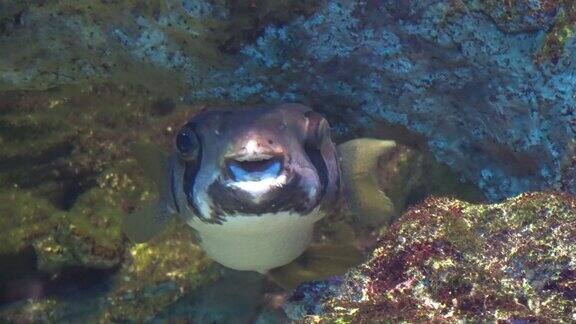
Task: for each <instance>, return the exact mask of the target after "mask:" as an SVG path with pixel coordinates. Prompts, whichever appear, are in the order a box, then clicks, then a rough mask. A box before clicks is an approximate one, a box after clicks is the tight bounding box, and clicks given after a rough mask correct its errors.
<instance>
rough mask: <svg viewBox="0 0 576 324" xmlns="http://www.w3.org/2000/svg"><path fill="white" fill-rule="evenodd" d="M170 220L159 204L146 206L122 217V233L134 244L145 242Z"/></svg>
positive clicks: (169, 216)
mask: <svg viewBox="0 0 576 324" xmlns="http://www.w3.org/2000/svg"><path fill="white" fill-rule="evenodd" d="M170 218H171V215H170V214H169V213H168V212H167V211H166V210H165V209H164V208H163V207H161V206H160V205H159V204H157V203H156V204H151V205H147V206H145V207H143V208H141V209H140V210H138V211H136V212H134V213H132V214H128V215H126V216H124V219H123V220H122V231H123V232H124V234H126V236H128V238H129V239H130V241H132V242H134V243H142V242H146V241H149V240H150V239H151V238H152V237H154V236H156V235H157V234H158V233H160V232H161V231H162V230H163V229H164V228H165V227H166V224H168V221H169V220H170Z"/></svg>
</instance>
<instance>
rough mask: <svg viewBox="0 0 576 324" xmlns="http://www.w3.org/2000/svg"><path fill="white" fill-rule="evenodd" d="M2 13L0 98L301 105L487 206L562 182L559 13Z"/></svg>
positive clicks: (367, 8) (563, 53)
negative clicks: (83, 93)
mask: <svg viewBox="0 0 576 324" xmlns="http://www.w3.org/2000/svg"><path fill="white" fill-rule="evenodd" d="M26 4H27V5H26ZM0 9H3V10H0V12H1V14H0V49H2V52H3V53H8V55H4V56H3V57H2V58H0V91H1V90H6V89H12V90H17V89H39V90H42V89H49V88H54V87H58V86H62V85H69V84H79V83H84V84H95V83H98V82H112V83H114V84H116V85H118V86H136V87H141V88H144V89H147V91H148V92H149V93H151V94H153V95H154V96H155V97H156V99H155V100H158V98H162V100H170V99H171V100H174V101H175V102H176V101H178V100H180V99H183V100H185V101H186V102H187V103H191V104H195V105H197V104H206V103H210V104H213V103H219V104H226V105H231V104H252V103H258V104H261V103H263V102H278V101H300V102H303V103H306V104H310V105H312V106H313V107H314V108H316V109H317V110H319V111H320V112H322V113H324V114H326V115H327V117H328V118H329V120H330V121H331V122H332V123H333V124H334V125H335V134H336V135H337V137H338V138H339V139H347V138H351V137H356V136H359V135H373V136H385V137H391V138H393V139H396V140H399V141H403V142H404V143H407V144H417V145H424V146H427V147H428V148H429V149H430V150H431V151H432V152H433V154H434V156H435V157H436V158H437V159H438V160H440V161H443V162H444V163H446V164H448V165H449V166H450V167H451V168H452V169H453V170H455V171H457V172H459V173H461V174H462V175H463V176H464V177H465V178H466V179H468V180H470V181H472V182H474V183H476V184H477V185H478V186H480V187H481V188H482V189H483V190H484V192H485V193H486V194H487V196H488V197H489V198H490V199H491V200H500V199H504V198H506V197H511V196H515V195H517V194H519V193H521V192H525V191H530V190H541V189H544V188H555V189H559V188H560V187H561V186H562V184H563V183H566V182H571V181H574V180H573V173H566V172H563V171H562V166H563V165H564V164H565V163H568V162H567V161H569V157H570V156H571V154H573V151H574V148H573V144H572V143H573V142H572V141H573V139H574V137H575V134H576V124H575V123H576V122H575V120H576V108H575V107H576V102H575V100H574V97H573V96H572V94H573V92H574V90H575V89H576V84H575V83H574V75H575V74H576V71H575V68H574V67H575V66H576V65H575V64H574V57H576V55H575V50H576V45H575V44H576V41H575V38H574V34H575V31H574V26H575V24H574V22H575V21H576V8H575V7H574V5H573V4H571V3H570V2H566V1H556V0H554V1H549V0H546V1H544V0H537V1H527V0H518V1H475V0H470V1H452V0H442V1H403V2H400V3H399V2H397V1H380V2H370V1H368V2H362V3H357V2H352V1H348V0H331V1H327V2H322V1H310V2H308V1H306V2H305V3H304V2H296V3H291V4H287V3H286V2H285V1H275V0H269V1H266V0H262V1H256V2H247V3H238V4H236V2H226V1H194V2H191V1H183V2H182V1H128V2H98V3H94V2H92V1H77V2H74V3H51V2H40V3H31V2H27V3H25V4H20V3H14V4H3V5H2V8H0ZM30 44H33V46H30ZM154 109H155V110H157V108H154ZM162 109H164V108H161V109H160V113H161V112H162ZM383 129H385V130H386V131H383ZM565 177H569V178H568V179H566V178H565ZM568 189H569V190H570V191H571V192H573V193H574V192H576V189H575V187H574V186H571V187H570V188H568Z"/></svg>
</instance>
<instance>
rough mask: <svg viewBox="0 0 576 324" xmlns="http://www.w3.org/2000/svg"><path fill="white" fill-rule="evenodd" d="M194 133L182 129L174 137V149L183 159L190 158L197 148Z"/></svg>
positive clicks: (197, 143) (196, 138) (196, 139)
mask: <svg viewBox="0 0 576 324" xmlns="http://www.w3.org/2000/svg"><path fill="white" fill-rule="evenodd" d="M199 144H200V143H199V142H198V137H197V136H196V133H195V132H194V131H193V130H191V129H188V128H184V129H183V130H181V131H180V133H178V135H177V136H176V148H177V149H178V151H179V152H180V154H182V156H184V157H192V156H193V155H194V153H195V152H196V151H197V149H198V147H199Z"/></svg>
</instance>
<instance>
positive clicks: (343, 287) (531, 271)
mask: <svg viewBox="0 0 576 324" xmlns="http://www.w3.org/2000/svg"><path fill="white" fill-rule="evenodd" d="M575 225H576V199H575V198H574V196H570V195H568V194H565V193H557V192H542V193H527V194H523V195H520V196H518V197H516V198H513V199H509V200H507V201H505V202H503V203H501V204H492V205H473V204H469V203H464V202H462V201H459V200H455V199H448V198H430V199H427V200H426V201H425V202H424V203H422V204H420V205H418V206H416V207H413V208H411V209H410V210H409V211H408V212H407V213H406V214H404V215H403V216H402V217H401V218H400V219H399V220H398V221H397V222H396V223H395V224H394V225H393V226H392V227H391V228H390V229H389V230H388V231H387V232H386V233H385V234H384V235H383V237H381V240H380V241H379V243H378V245H377V248H376V249H375V250H374V252H373V253H372V255H371V256H370V258H369V259H368V260H367V261H366V262H365V263H364V264H363V265H361V266H359V267H358V268H355V269H353V270H351V271H349V272H348V273H347V274H346V275H345V276H344V277H343V278H341V279H338V278H334V279H333V280H330V281H322V282H313V283H308V284H304V285H302V286H300V287H299V288H298V289H297V290H296V291H295V292H294V294H293V295H292V297H291V298H290V299H289V300H288V302H287V304H286V305H285V310H286V312H287V314H288V315H289V316H291V317H292V318H293V319H299V320H302V319H305V320H306V321H307V322H318V321H326V322H335V321H342V322H353V323H373V322H384V321H409V322H414V321H416V322H419V321H432V320H433V321H450V322H451V321H480V322H484V321H499V320H503V321H511V322H514V321H518V320H519V321H522V320H527V321H535V322H547V321H565V322H570V321H574V320H575V319H576V245H575V244H574V242H576V231H575V228H576V226H575Z"/></svg>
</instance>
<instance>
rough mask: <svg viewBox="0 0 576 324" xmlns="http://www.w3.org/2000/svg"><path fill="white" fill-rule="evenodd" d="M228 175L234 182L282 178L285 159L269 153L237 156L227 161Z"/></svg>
mask: <svg viewBox="0 0 576 324" xmlns="http://www.w3.org/2000/svg"><path fill="white" fill-rule="evenodd" d="M225 167H226V173H227V174H228V176H229V178H230V179H231V180H232V181H234V182H248V181H249V182H254V181H263V180H266V179H268V180H270V179H275V178H278V177H280V175H281V174H282V171H283V170H284V158H283V157H282V156H279V155H274V154H268V153H255V154H250V155H237V156H233V157H230V158H228V159H226V161H225Z"/></svg>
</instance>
